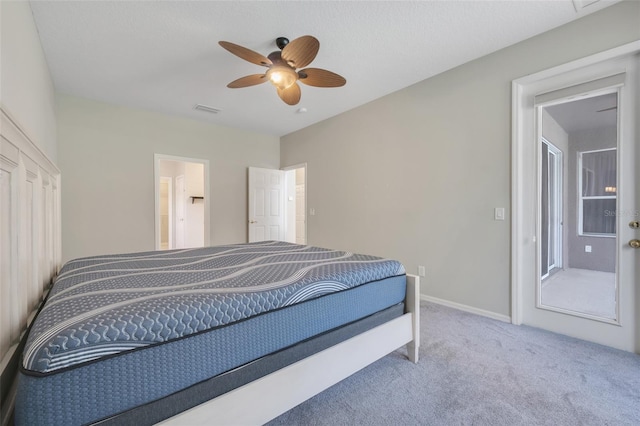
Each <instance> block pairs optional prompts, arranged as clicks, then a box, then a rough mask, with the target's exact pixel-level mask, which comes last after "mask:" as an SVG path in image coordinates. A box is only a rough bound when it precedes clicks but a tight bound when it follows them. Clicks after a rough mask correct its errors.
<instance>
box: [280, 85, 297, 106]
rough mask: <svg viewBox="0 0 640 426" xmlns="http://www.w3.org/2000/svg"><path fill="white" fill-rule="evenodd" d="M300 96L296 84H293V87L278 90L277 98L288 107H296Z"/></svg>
mask: <svg viewBox="0 0 640 426" xmlns="http://www.w3.org/2000/svg"><path fill="white" fill-rule="evenodd" d="M300 95H301V92H300V86H298V83H293V85H291V86H289V87H288V88H286V89H284V90H280V89H278V96H280V99H282V100H283V101H284V102H285V103H286V104H288V105H296V104H297V103H298V102H300Z"/></svg>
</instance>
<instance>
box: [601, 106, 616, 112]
mask: <svg viewBox="0 0 640 426" xmlns="http://www.w3.org/2000/svg"><path fill="white" fill-rule="evenodd" d="M613 109H618V107H617V106H612V107H611V108H605V109H601V110H599V111H596V112H605V111H611V110H613Z"/></svg>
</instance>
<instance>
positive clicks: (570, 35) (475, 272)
mask: <svg viewBox="0 0 640 426" xmlns="http://www.w3.org/2000/svg"><path fill="white" fill-rule="evenodd" d="M639 18H640V2H623V3H620V4H617V5H614V6H612V7H610V8H607V9H604V10H602V11H600V12H597V13H595V14H592V15H589V16H586V17H584V18H582V19H580V20H578V21H575V22H573V23H570V24H568V25H565V26H562V27H560V28H557V29H555V30H553V31H550V32H547V33H544V34H541V35H539V36H536V37H533V38H531V39H529V40H526V41H524V42H522V43H519V44H517V45H514V46H511V47H509V48H506V49H503V50H501V51H498V52H496V53H494V54H491V55H488V56H485V57H483V58H480V59H478V60H475V61H472V62H469V63H467V64H465V65H463V66H460V67H458V68H455V69H453V70H450V71H447V72H445V73H442V74H440V75H438V76H435V77H433V78H430V79H428V80H425V81H423V82H420V83H418V84H415V85H413V86H411V87H409V88H407V89H404V90H401V91H398V92H395V93H393V94H391V95H388V96H386V97H384V98H381V99H379V100H376V101H373V102H371V103H369V104H367V105H364V106H362V107H359V108H356V109H353V110H351V111H349V112H346V113H344V114H341V115H339V116H336V117H334V118H331V119H329V120H326V121H324V122H322V123H319V124H316V125H314V126H310V127H308V128H305V129H303V130H300V131H298V132H295V133H292V134H290V135H287V136H285V137H283V138H282V139H281V164H282V165H283V166H288V165H293V164H298V163H304V162H306V163H307V164H308V175H307V179H308V182H307V185H308V186H307V191H308V192H307V196H308V208H314V209H315V211H316V215H315V216H308V238H309V240H308V241H309V243H310V244H316V245H321V246H331V247H336V248H343V249H349V250H355V251H360V252H367V253H373V254H379V255H384V256H390V257H394V258H397V259H399V260H400V261H402V262H403V263H404V264H405V266H406V267H407V269H408V270H409V272H413V273H415V272H417V271H416V268H417V266H418V265H425V266H426V270H427V277H426V280H425V282H424V286H423V288H422V293H423V294H425V295H429V296H432V297H437V298H442V299H446V300H449V301H453V302H457V303H461V304H465V305H469V306H473V307H476V308H479V309H484V310H487V311H490V312H494V313H497V314H502V315H509V313H510V260H509V256H510V235H511V234H510V222H509V221H510V215H509V206H510V202H511V199H510V191H511V187H510V176H511V156H510V147H511V81H512V80H513V79H516V78H519V77H522V76H525V75H527V74H530V73H534V72H537V71H540V70H544V69H547V68H550V67H552V66H555V65H559V64H562V63H566V62H569V61H571V60H574V59H578V58H581V57H584V56H587V55H590V54H593V53H596V52H600V51H603V50H606V49H609V48H612V47H615V46H618V45H621V44H624V43H628V42H631V41H634V40H638V39H640V26H639V25H638V22H639ZM494 207H505V208H506V209H507V220H505V221H494V220H493V209H494Z"/></svg>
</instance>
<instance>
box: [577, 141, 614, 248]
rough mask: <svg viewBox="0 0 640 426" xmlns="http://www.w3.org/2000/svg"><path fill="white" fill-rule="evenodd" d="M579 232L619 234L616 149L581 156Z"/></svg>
mask: <svg viewBox="0 0 640 426" xmlns="http://www.w3.org/2000/svg"><path fill="white" fill-rule="evenodd" d="M578 170H579V171H580V172H579V174H578V179H579V183H578V188H579V191H578V193H579V202H578V204H579V205H578V211H579V230H578V231H579V233H580V235H591V236H603V237H608V236H611V237H614V236H615V235H616V202H617V192H618V188H617V155H616V148H610V149H602V150H597V151H583V152H579V153H578Z"/></svg>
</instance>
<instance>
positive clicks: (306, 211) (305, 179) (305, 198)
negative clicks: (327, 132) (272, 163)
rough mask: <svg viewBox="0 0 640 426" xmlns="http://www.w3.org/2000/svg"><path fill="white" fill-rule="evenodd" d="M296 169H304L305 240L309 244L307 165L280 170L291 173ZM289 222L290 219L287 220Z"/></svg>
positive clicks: (302, 164)
mask: <svg viewBox="0 0 640 426" xmlns="http://www.w3.org/2000/svg"><path fill="white" fill-rule="evenodd" d="M296 169H304V217H305V220H304V240H305V243H306V244H309V234H308V233H307V231H308V229H307V224H308V223H309V219H308V216H309V215H308V214H307V213H308V211H309V210H308V207H307V203H308V202H309V179H308V177H309V176H308V174H307V163H298V164H294V165H293V166H286V167H282V168H280V170H283V171H285V172H286V171H289V170H296ZM287 220H288V219H287Z"/></svg>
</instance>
